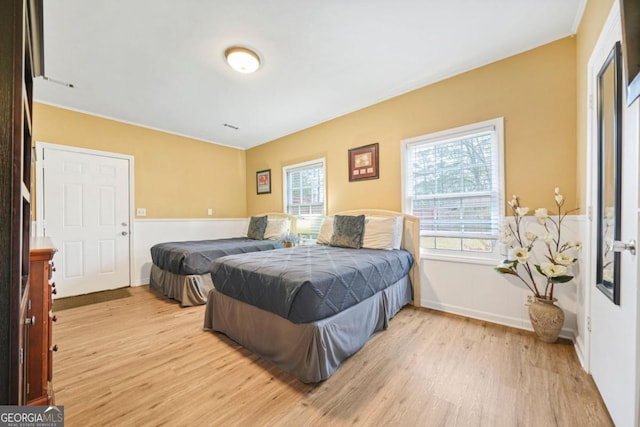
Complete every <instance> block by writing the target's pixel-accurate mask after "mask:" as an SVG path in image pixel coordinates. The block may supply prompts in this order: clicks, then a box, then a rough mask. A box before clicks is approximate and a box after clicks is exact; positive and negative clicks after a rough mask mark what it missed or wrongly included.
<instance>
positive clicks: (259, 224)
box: [247, 215, 269, 240]
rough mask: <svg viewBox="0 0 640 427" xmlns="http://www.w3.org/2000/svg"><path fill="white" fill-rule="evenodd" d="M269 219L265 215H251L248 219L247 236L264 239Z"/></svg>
mask: <svg viewBox="0 0 640 427" xmlns="http://www.w3.org/2000/svg"><path fill="white" fill-rule="evenodd" d="M268 222H269V219H268V218H267V216H266V215H265V216H252V217H251V220H250V221H249V230H247V237H248V238H250V239H254V240H262V239H264V231H265V230H266V229H267V223H268Z"/></svg>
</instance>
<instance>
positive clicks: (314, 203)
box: [282, 159, 325, 238]
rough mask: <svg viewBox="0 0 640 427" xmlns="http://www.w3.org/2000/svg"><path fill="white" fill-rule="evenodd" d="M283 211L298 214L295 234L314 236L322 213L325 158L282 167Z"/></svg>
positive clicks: (317, 230) (323, 210) (323, 212)
mask: <svg viewBox="0 0 640 427" xmlns="http://www.w3.org/2000/svg"><path fill="white" fill-rule="evenodd" d="M282 175H283V177H284V179H283V180H282V181H283V185H284V188H283V194H284V210H285V212H286V213H288V214H289V215H295V216H297V217H298V226H297V228H298V234H300V235H301V236H303V238H304V237H307V238H315V237H316V236H317V235H318V232H319V231H320V224H321V223H322V219H323V218H324V215H325V160H324V159H317V160H312V161H309V162H304V163H298V164H295V165H291V166H285V167H284V168H283V170H282Z"/></svg>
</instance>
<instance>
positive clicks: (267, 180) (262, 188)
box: [256, 169, 271, 194]
mask: <svg viewBox="0 0 640 427" xmlns="http://www.w3.org/2000/svg"><path fill="white" fill-rule="evenodd" d="M256 188H257V191H258V194H269V193H271V169H265V170H263V171H258V172H256Z"/></svg>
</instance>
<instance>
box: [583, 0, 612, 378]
mask: <svg viewBox="0 0 640 427" xmlns="http://www.w3.org/2000/svg"><path fill="white" fill-rule="evenodd" d="M619 25H620V9H619V6H618V3H617V2H614V4H613V6H612V7H611V10H610V11H609V15H608V16H607V20H606V21H605V23H604V25H603V27H602V30H601V31H600V34H599V35H598V39H597V41H596V43H595V45H594V46H593V49H592V51H591V55H590V56H589V61H588V62H587V111H586V113H587V121H586V122H587V129H586V131H587V139H586V143H587V147H586V158H587V165H586V166H587V167H586V196H587V200H586V205H587V212H588V216H589V226H588V230H587V239H586V242H583V243H585V244H584V245H583V247H584V251H585V253H586V254H588V256H587V258H588V259H590V260H595V259H596V249H597V248H596V247H595V245H593V244H592V242H593V241H594V239H595V236H596V235H597V230H596V228H597V227H596V219H595V215H596V212H595V203H596V201H597V200H596V198H597V193H598V191H597V189H598V182H597V179H598V173H597V171H598V165H597V161H598V153H597V150H598V141H597V129H596V126H597V117H596V115H597V105H596V104H597V99H596V90H597V88H596V76H597V75H598V72H599V70H600V67H601V66H602V62H603V61H604V58H606V57H607V54H608V53H609V51H611V47H612V46H613V41H615V40H619V39H620V37H618V36H617V33H619V31H620V28H619ZM595 269H596V266H595V264H594V265H591V264H589V265H588V268H586V269H585V271H584V281H583V284H584V289H585V291H584V307H583V311H584V319H582V324H583V325H584V332H585V334H584V337H583V338H584V341H583V346H582V357H581V360H582V366H583V368H584V369H585V370H586V371H587V372H589V373H591V345H592V344H591V296H592V292H594V289H595V286H592V284H593V283H595V281H596V279H595V276H596V275H595ZM598 292H599V291H598Z"/></svg>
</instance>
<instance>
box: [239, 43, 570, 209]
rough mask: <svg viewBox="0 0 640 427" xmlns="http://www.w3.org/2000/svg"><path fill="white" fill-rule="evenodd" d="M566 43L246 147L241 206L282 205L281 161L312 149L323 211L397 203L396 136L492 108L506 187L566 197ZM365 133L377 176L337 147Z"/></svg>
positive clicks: (445, 125)
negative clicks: (258, 179)
mask: <svg viewBox="0 0 640 427" xmlns="http://www.w3.org/2000/svg"><path fill="white" fill-rule="evenodd" d="M575 49H576V46H575V38H573V37H567V38H564V39H561V40H558V41H555V42H553V43H550V44H547V45H545V46H542V47H539V48H536V49H533V50H531V51H527V52H524V53H522V54H519V55H515V56H512V57H510V58H507V59H504V60H501V61H498V62H495V63H492V64H489V65H486V66H484V67H481V68H478V69H475V70H472V71H469V72H466V73H464V74H461V75H457V76H455V77H452V78H449V79H447V80H444V81H441V82H438V83H435V84H432V85H429V86H426V87H424V88H421V89H418V90H415V91H412V92H409V93H407V94H404V95H401V96H398V97H396V98H392V99H390V100H387V101H384V102H381V103H379V104H376V105H373V106H371V107H367V108H364V109H362V110H359V111H357V112H354V113H351V114H348V115H345V116H342V117H339V118H336V119H334V120H331V121H328V122H325V123H322V124H320V125H317V126H314V127H312V128H309V129H306V130H303V131H300V132H297V133H294V134H292V135H288V136H286V137H283V138H280V139H277V140H275V141H272V142H269V143H267V144H263V145H260V146H258V147H254V148H252V149H250V150H248V151H247V156H246V164H247V172H246V173H247V175H246V180H247V210H248V214H253V213H256V212H264V211H272V210H282V167H283V166H286V165H290V164H293V163H298V162H302V161H306V160H310V159H314V158H318V157H326V159H327V209H328V211H329V212H335V211H339V210H345V209H355V208H364V207H376V208H384V209H392V210H400V208H401V194H400V191H401V190H400V185H401V184H400V141H401V140H402V139H405V138H410V137H414V136H419V135H424V134H427V133H430V132H436V131H440V130H444V129H449V128H453V127H456V126H461V125H465V124H469V123H474V122H479V121H483V120H487V119H492V118H496V117H504V118H505V156H506V168H505V169H506V171H505V173H506V193H507V194H508V195H510V194H513V193H516V194H518V195H519V196H521V201H522V203H523V204H525V205H529V206H548V207H549V208H551V207H552V206H551V204H552V203H553V200H552V198H551V192H552V191H553V188H554V187H556V186H560V187H561V188H562V191H563V193H564V194H566V195H567V197H568V199H569V201H570V202H571V203H576V163H575V160H574V159H575V157H576V106H575V102H576V83H575V76H576V56H575ZM310 102H312V100H310ZM374 142H378V143H379V144H380V179H377V180H370V181H361V182H353V183H349V181H348V170H347V150H348V149H349V148H353V147H358V146H361V145H366V144H371V143H374ZM262 169H271V172H272V192H271V194H268V195H256V188H255V173H256V171H259V170H262ZM533 183H535V185H532V184H533Z"/></svg>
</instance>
